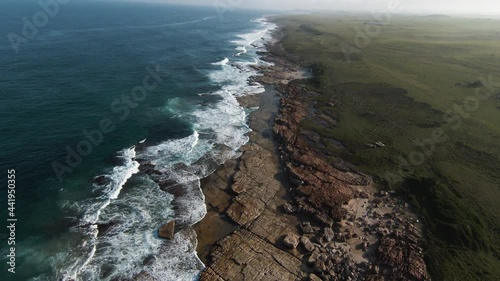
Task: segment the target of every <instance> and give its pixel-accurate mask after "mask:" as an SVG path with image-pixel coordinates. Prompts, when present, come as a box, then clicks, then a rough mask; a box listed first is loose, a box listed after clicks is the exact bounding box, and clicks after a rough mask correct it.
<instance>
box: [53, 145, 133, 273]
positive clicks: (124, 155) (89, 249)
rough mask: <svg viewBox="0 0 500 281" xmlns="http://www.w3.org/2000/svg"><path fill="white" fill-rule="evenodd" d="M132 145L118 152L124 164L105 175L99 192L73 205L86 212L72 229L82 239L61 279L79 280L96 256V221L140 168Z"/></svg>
mask: <svg viewBox="0 0 500 281" xmlns="http://www.w3.org/2000/svg"><path fill="white" fill-rule="evenodd" d="M135 156H136V151H135V147H134V146H133V147H130V148H128V149H124V150H122V151H120V152H119V155H118V158H120V159H122V161H123V164H122V165H120V166H116V167H114V168H113V170H112V171H111V172H110V173H109V174H108V175H107V177H108V178H109V179H110V180H111V181H110V182H109V183H108V184H106V185H105V186H104V187H103V188H101V189H100V190H99V191H100V192H101V193H102V195H101V196H99V197H97V198H92V199H89V200H87V201H85V202H81V203H74V206H75V207H76V208H79V209H81V210H84V211H85V213H84V215H83V218H82V219H81V223H80V225H81V228H75V229H74V231H80V232H82V235H83V237H86V238H84V240H83V241H82V243H81V244H80V245H79V246H78V247H77V249H75V252H76V253H77V255H76V257H71V258H68V259H69V260H70V262H71V263H70V265H67V266H65V267H64V268H63V269H61V270H60V272H59V274H60V275H61V279H62V280H78V279H77V277H78V276H79V274H80V273H81V272H82V271H84V270H86V268H87V266H88V264H89V263H91V262H92V260H93V259H94V257H95V254H96V251H97V237H98V235H99V232H98V229H97V225H96V224H97V222H98V221H99V219H100V217H101V214H102V212H103V211H105V210H106V208H107V207H108V206H109V205H110V204H111V203H112V201H114V200H116V199H117V198H118V196H119V195H120V191H121V190H122V189H123V186H124V185H125V183H126V182H127V181H128V179H129V178H130V177H132V175H133V174H135V173H137V172H139V163H138V162H137V161H135V160H134V159H135ZM79 255H84V256H85V255H86V257H85V258H84V259H81V258H79V257H78V256H79Z"/></svg>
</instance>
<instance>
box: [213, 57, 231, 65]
mask: <svg viewBox="0 0 500 281" xmlns="http://www.w3.org/2000/svg"><path fill="white" fill-rule="evenodd" d="M228 63H229V59H228V58H224V59H223V60H221V61H218V62H214V63H212V65H227V64H228Z"/></svg>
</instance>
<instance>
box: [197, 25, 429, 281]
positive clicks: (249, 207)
mask: <svg viewBox="0 0 500 281" xmlns="http://www.w3.org/2000/svg"><path fill="white" fill-rule="evenodd" d="M275 38H279V32H278V33H277V34H276V35H275ZM262 56H263V58H264V59H265V60H267V61H270V62H273V64H274V65H273V66H269V67H258V70H259V71H260V72H261V74H262V76H259V77H254V79H255V81H257V82H259V83H262V84H264V85H266V92H264V93H262V94H259V95H256V96H250V97H243V98H241V99H240V100H239V101H240V104H241V105H242V106H244V107H247V108H258V109H257V110H254V111H253V112H252V113H251V114H250V117H249V125H250V127H251V129H252V130H253V131H252V132H251V133H250V142H249V143H248V144H246V145H245V146H243V147H242V148H241V153H242V154H241V156H240V157H239V158H238V159H233V160H230V161H227V162H226V163H224V164H223V165H221V166H220V167H219V168H218V169H217V171H216V172H215V173H214V174H212V175H211V176H209V177H208V178H207V179H204V181H203V182H202V189H203V192H204V194H205V196H206V204H207V208H208V214H207V216H206V217H205V218H204V219H203V220H202V221H201V222H200V223H198V224H196V225H195V226H194V229H195V231H196V232H197V235H198V250H197V251H198V255H199V256H200V258H201V259H202V261H203V262H204V263H205V265H206V269H205V270H204V271H203V272H202V273H201V276H200V280H202V281H206V280H217V281H226V280H370V281H382V280H430V278H429V276H428V274H427V270H426V266H425V262H424V259H423V258H424V257H423V241H422V235H421V232H422V231H421V226H420V224H419V223H418V220H417V218H416V216H415V215H414V214H412V213H411V211H410V210H409V208H408V205H407V204H406V203H405V202H403V201H402V200H401V199H399V198H398V197H397V196H396V195H395V194H393V193H391V192H385V191H380V190H378V189H377V188H376V186H375V184H374V183H373V181H372V179H371V177H370V176H368V175H365V174H363V173H360V172H358V171H357V170H356V169H355V168H354V167H352V166H351V165H349V164H348V163H344V162H343V161H340V162H336V163H329V162H327V161H326V160H325V157H324V155H323V154H322V151H316V150H313V149H312V148H311V146H310V145H309V143H310V142H312V141H317V137H318V136H316V135H315V134H314V132H309V131H304V130H302V129H301V127H300V124H301V122H302V121H303V120H304V119H305V118H306V116H307V115H308V114H310V111H311V105H310V103H309V100H308V97H309V96H311V95H314V92H311V91H310V90H308V89H307V88H306V87H305V86H303V85H302V84H301V83H300V81H299V80H297V79H301V78H305V77H306V75H305V72H304V71H303V70H302V69H301V67H300V66H299V65H297V64H295V63H293V61H296V60H295V59H294V58H291V57H290V56H289V55H288V54H286V52H285V51H284V50H283V49H282V47H281V45H280V43H279V40H277V41H276V42H272V43H270V44H269V46H268V52H266V53H263V54H262ZM332 105H333V106H334V103H332Z"/></svg>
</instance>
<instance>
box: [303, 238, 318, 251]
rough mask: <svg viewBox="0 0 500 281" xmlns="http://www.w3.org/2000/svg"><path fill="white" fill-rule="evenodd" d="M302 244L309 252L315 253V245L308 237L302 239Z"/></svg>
mask: <svg viewBox="0 0 500 281" xmlns="http://www.w3.org/2000/svg"><path fill="white" fill-rule="evenodd" d="M300 244H301V245H302V246H303V247H304V249H306V251H308V252H312V251H314V248H315V247H314V244H313V243H312V242H311V240H309V238H307V237H306V236H302V237H300Z"/></svg>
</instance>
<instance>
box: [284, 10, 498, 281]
mask: <svg viewBox="0 0 500 281" xmlns="http://www.w3.org/2000/svg"><path fill="white" fill-rule="evenodd" d="M275 20H276V22H278V23H279V24H280V25H282V26H284V38H283V46H284V48H285V50H286V51H287V52H289V53H291V54H292V55H294V57H296V58H297V59H298V60H299V61H300V63H301V64H302V65H303V66H305V67H308V68H310V69H311V70H312V71H313V73H314V74H315V78H314V79H312V80H311V81H308V82H304V83H306V84H307V86H308V87H310V88H312V89H314V90H315V91H316V92H318V93H319V94H318V95H315V96H311V103H312V105H313V107H314V109H315V111H313V113H311V114H310V116H309V118H308V119H307V120H306V121H305V122H304V123H303V124H302V126H303V129H304V130H311V131H314V132H316V133H318V134H319V135H320V136H321V137H322V138H321V142H318V143H316V144H315V145H316V146H317V148H318V149H323V150H326V151H328V152H329V154H330V155H331V156H330V160H331V161H335V159H336V158H342V159H345V160H347V161H350V162H351V163H353V164H355V165H356V166H357V167H358V168H359V169H361V170H362V171H365V172H367V173H370V174H372V175H374V176H376V179H377V182H378V183H379V184H380V185H381V186H382V187H384V188H393V189H397V190H400V191H402V193H403V194H404V195H405V196H407V197H408V199H409V200H410V202H411V203H412V205H413V207H414V208H415V209H416V211H418V212H419V213H420V214H421V217H422V220H423V222H424V224H425V227H426V237H427V240H428V247H427V261H428V266H429V268H430V271H431V274H432V275H433V277H434V280H450V281H452V280H453V281H455V280H464V281H465V280H466V281H471V280H481V281H486V280H500V279H499V278H500V210H499V206H500V21H498V20H489V19H459V18H452V17H438V16H436V17H416V16H415V17H403V16H393V18H392V19H391V20H390V21H379V22H377V21H376V20H375V19H374V17H373V16H371V15H366V16H346V15H333V14H332V15H300V16H285V17H279V18H276V19H275ZM325 120H326V121H325ZM377 141H381V142H382V143H383V144H385V147H377V148H373V146H374V145H373V144H374V143H375V142H377ZM339 142H340V143H341V145H339Z"/></svg>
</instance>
